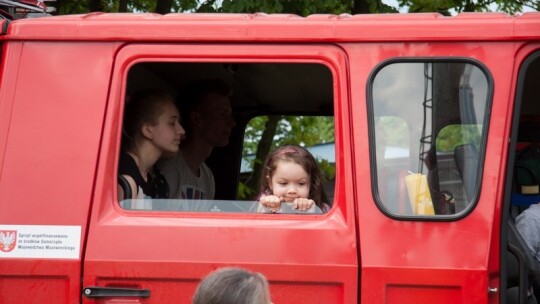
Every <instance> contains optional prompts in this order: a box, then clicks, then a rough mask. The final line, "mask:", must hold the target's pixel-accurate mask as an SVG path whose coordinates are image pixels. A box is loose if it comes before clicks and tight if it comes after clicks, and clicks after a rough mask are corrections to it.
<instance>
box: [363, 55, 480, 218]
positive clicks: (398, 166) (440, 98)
mask: <svg viewBox="0 0 540 304" xmlns="http://www.w3.org/2000/svg"><path fill="white" fill-rule="evenodd" d="M369 93H370V103H369V108H370V115H372V120H371V123H370V133H371V140H372V145H371V146H372V148H373V147H375V149H372V160H373V163H374V165H375V168H376V170H375V171H374V172H373V173H374V174H373V178H374V185H375V187H374V192H375V197H376V198H377V199H376V201H377V202H378V204H379V206H380V208H381V209H382V210H383V211H385V212H387V213H389V215H391V216H400V217H401V216H405V217H407V216H413V217H417V216H421V217H431V216H440V217H449V216H450V217H452V215H454V214H460V213H463V212H465V211H466V210H468V209H469V208H470V207H471V206H472V205H473V204H474V203H475V201H477V199H478V194H479V191H478V190H479V186H480V182H481V163H482V151H484V150H485V142H486V134H487V124H486V120H487V118H488V116H487V114H488V106H489V96H488V95H489V82H488V77H487V76H486V74H485V72H484V71H483V70H482V69H481V68H480V67H479V66H478V65H477V64H473V63H468V62H445V61H421V62H419V61H415V62H396V61H394V62H389V63H387V64H385V65H382V66H381V67H379V68H378V70H377V71H376V72H375V73H374V75H373V78H372V82H371V87H370V88H369Z"/></svg>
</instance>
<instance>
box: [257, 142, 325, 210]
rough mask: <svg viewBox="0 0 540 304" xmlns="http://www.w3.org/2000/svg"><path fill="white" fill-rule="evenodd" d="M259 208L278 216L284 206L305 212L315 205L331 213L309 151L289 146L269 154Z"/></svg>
mask: <svg viewBox="0 0 540 304" xmlns="http://www.w3.org/2000/svg"><path fill="white" fill-rule="evenodd" d="M259 201H260V204H261V205H262V206H264V207H266V208H267V209H270V211H272V212H278V211H280V208H281V203H282V202H288V203H292V204H293V208H295V209H298V210H302V211H306V210H308V209H309V208H311V206H313V204H315V205H317V206H318V207H319V208H320V209H321V210H322V211H323V212H327V211H328V210H329V209H330V205H329V203H328V199H327V198H326V194H325V193H324V188H323V179H322V174H321V170H320V169H319V166H318V165H317V162H316V161H315V158H314V157H313V155H311V153H309V152H308V151H307V150H306V149H304V148H302V147H300V146H296V145H287V146H283V147H280V148H278V149H276V150H274V152H272V153H270V154H269V155H268V157H267V158H266V161H265V162H264V168H263V173H262V176H261V189H260V198H259Z"/></svg>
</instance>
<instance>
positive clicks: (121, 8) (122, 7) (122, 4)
mask: <svg viewBox="0 0 540 304" xmlns="http://www.w3.org/2000/svg"><path fill="white" fill-rule="evenodd" d="M127 11H128V10H127V0H120V1H119V3H118V12H120V13H127Z"/></svg>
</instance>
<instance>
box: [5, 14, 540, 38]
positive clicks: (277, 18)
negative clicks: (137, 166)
mask: <svg viewBox="0 0 540 304" xmlns="http://www.w3.org/2000/svg"><path fill="white" fill-rule="evenodd" d="M539 26H540V13H529V14H525V15H523V16H509V15H506V14H502V13H482V14H478V13H465V14H460V15H458V16H456V17H447V16H442V15H440V14H436V13H424V14H364V15H354V16H351V15H339V16H335V15H322V16H320V15H315V16H310V17H306V18H302V17H299V16H295V15H266V14H252V15H248V14H223V15H220V14H215V15H212V14H169V15H164V16H162V15H157V14H102V13H94V14H89V15H76V16H58V17H52V18H41V19H38V20H34V19H32V20H17V21H16V22H13V23H12V24H10V27H9V31H8V35H6V36H4V37H3V38H2V37H0V39H40V40H42V39H52V40H65V39H69V40H72V39H80V40H122V41H141V40H145V41H187V40H190V41H224V40H228V41H251V42H254V41H297V42H301V41H312V42H313V41H319V42H322V41H326V42H338V41H450V40H453V41H501V40H516V39H539V38H540V32H539V31H538V27H539ZM156 33H159V35H156Z"/></svg>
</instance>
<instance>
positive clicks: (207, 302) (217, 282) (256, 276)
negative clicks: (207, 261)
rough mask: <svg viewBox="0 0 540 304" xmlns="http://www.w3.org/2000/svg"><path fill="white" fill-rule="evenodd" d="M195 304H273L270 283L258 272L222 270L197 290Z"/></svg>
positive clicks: (204, 281)
mask: <svg viewBox="0 0 540 304" xmlns="http://www.w3.org/2000/svg"><path fill="white" fill-rule="evenodd" d="M193 303H194V304H271V300H270V290H269V288H268V281H267V280H266V278H265V277H264V275H262V274H261V273H258V272H251V271H249V270H245V269H241V268H233V267H230V268H229V267H227V268H221V269H218V270H216V271H214V272H212V273H211V274H210V275H208V276H207V277H206V278H205V279H204V280H203V281H202V282H201V283H200V284H199V286H198V287H197V290H195V295H194V296H193Z"/></svg>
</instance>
